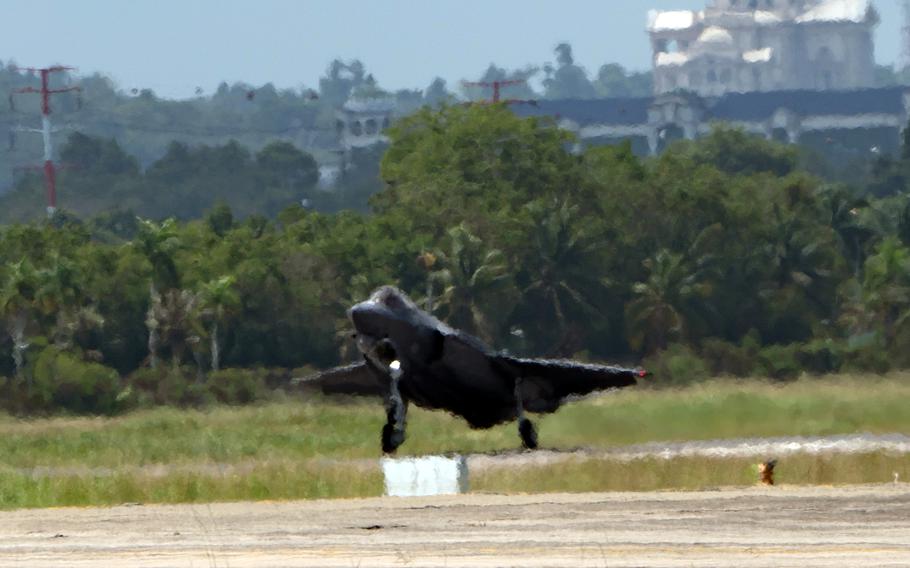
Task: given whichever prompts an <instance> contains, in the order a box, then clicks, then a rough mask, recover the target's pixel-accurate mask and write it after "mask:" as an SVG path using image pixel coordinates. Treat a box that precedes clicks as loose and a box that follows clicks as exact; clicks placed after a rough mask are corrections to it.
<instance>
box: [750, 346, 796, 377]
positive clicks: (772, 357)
mask: <svg viewBox="0 0 910 568" xmlns="http://www.w3.org/2000/svg"><path fill="white" fill-rule="evenodd" d="M799 350H800V345H799V344H796V343H793V344H790V345H769V346H767V347H763V348H762V349H761V351H759V353H758V361H757V365H756V367H755V373H756V374H757V375H758V376H761V377H769V378H772V379H795V378H796V377H798V376H799V374H800V372H801V371H802V366H801V365H800V363H799V361H798V360H797V354H798V353H799Z"/></svg>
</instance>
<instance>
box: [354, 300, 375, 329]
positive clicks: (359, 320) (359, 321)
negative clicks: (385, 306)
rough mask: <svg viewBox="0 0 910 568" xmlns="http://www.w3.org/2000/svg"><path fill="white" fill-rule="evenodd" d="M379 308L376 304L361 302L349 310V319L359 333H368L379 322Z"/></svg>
mask: <svg viewBox="0 0 910 568" xmlns="http://www.w3.org/2000/svg"><path fill="white" fill-rule="evenodd" d="M378 307H379V306H377V304H376V302H371V301H366V302H360V303H359V304H355V305H354V306H353V307H351V309H349V310H348V318H349V319H350V320H351V323H353V324H354V327H355V328H356V329H357V330H358V331H361V332H364V331H368V330H369V329H370V328H371V327H373V323H374V322H375V321H376V320H377V316H378V315H379V313H378V311H379V310H378Z"/></svg>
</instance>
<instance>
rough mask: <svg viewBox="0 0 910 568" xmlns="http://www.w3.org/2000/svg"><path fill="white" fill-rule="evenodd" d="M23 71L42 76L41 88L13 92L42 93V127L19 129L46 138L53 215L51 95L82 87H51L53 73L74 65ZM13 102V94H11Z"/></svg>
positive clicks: (50, 214)
mask: <svg viewBox="0 0 910 568" xmlns="http://www.w3.org/2000/svg"><path fill="white" fill-rule="evenodd" d="M17 69H19V70H22V71H31V72H32V73H37V74H39V75H40V76H41V88H40V89H36V88H34V87H23V88H21V89H16V90H15V91H13V94H23V93H32V94H40V95H41V128H24V127H19V128H17V130H20V131H25V132H38V133H40V134H41V137H42V138H43V140H44V165H43V169H44V182H45V185H46V187H47V216H48V217H53V216H54V213H55V212H56V211H57V168H56V166H55V165H54V147H53V138H52V136H51V135H52V134H53V133H54V132H55V130H54V129H53V128H52V127H51V95H53V94H57V93H66V92H69V91H81V90H82V89H81V88H80V87H65V88H62V89H51V88H50V75H51V73H62V72H66V71H72V70H73V68H72V67H63V66H59V65H57V66H54V67H45V68H41V69H36V68H32V67H27V68H21V67H20V68H17ZM10 102H12V95H10Z"/></svg>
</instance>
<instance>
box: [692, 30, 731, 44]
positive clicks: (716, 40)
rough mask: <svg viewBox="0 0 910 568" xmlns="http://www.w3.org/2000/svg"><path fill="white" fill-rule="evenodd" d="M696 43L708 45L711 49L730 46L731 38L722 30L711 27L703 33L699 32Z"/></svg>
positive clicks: (728, 33)
mask: <svg viewBox="0 0 910 568" xmlns="http://www.w3.org/2000/svg"><path fill="white" fill-rule="evenodd" d="M698 43H701V44H705V45H710V46H712V47H720V46H732V45H733V36H732V35H730V32H728V31H727V30H725V29H724V28H721V27H718V26H711V27H708V28H705V31H703V32H701V35H700V36H698Z"/></svg>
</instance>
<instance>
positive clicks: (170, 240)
mask: <svg viewBox="0 0 910 568" xmlns="http://www.w3.org/2000/svg"><path fill="white" fill-rule="evenodd" d="M133 245H134V246H135V247H136V248H137V249H138V250H139V252H140V253H142V255H143V256H145V258H146V259H148V261H149V263H150V264H151V266H152V276H151V278H150V280H149V317H146V326H147V327H148V330H149V339H148V350H149V365H150V366H151V367H152V368H153V369H154V368H155V367H156V366H157V364H158V346H159V343H160V331H159V320H158V319H157V318H156V317H153V314H152V310H153V308H154V306H155V304H156V302H157V303H158V304H160V303H161V297H160V295H159V294H160V291H161V290H165V291H166V290H170V289H173V288H176V287H178V286H179V285H180V279H179V276H178V274H177V266H176V264H175V263H174V254H175V253H176V252H177V250H178V249H179V248H180V239H179V237H178V233H177V226H176V222H175V221H174V219H166V220H165V221H163V222H162V223H160V224H158V223H155V222H154V221H149V220H147V219H139V232H138V233H137V234H136V239H135V240H134V241H133Z"/></svg>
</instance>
